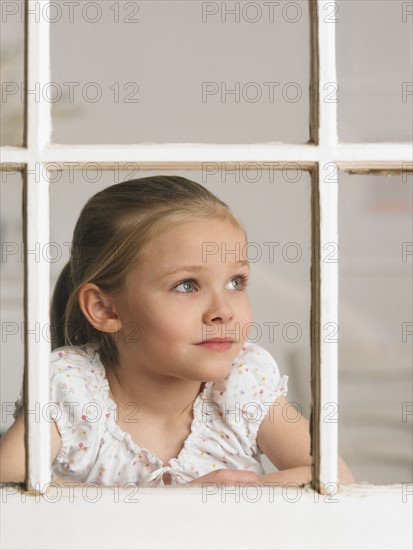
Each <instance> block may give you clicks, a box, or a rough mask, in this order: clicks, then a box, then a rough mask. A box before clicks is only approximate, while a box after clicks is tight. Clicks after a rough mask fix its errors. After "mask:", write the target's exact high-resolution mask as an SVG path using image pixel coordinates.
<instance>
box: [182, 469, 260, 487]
mask: <svg viewBox="0 0 413 550" xmlns="http://www.w3.org/2000/svg"><path fill="white" fill-rule="evenodd" d="M203 483H217V484H218V485H220V484H221V483H224V484H225V485H235V484H236V483H238V484H239V485H248V484H250V483H259V476H258V474H256V473H255V472H251V471H249V470H226V469H225V468H221V469H219V470H215V471H214V472H210V473H209V474H206V475H204V476H201V477H198V478H197V479H194V480H192V481H189V482H188V483H184V484H183V485H184V486H191V485H192V486H197V485H202V484H203Z"/></svg>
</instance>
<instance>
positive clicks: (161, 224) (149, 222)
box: [50, 176, 247, 368]
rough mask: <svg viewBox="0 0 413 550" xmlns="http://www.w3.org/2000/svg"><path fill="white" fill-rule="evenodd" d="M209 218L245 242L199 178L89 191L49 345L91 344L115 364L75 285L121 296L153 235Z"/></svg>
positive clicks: (156, 179)
mask: <svg viewBox="0 0 413 550" xmlns="http://www.w3.org/2000/svg"><path fill="white" fill-rule="evenodd" d="M211 219H221V220H227V221H229V222H231V223H233V224H234V225H235V226H236V227H237V228H239V229H240V230H241V232H242V233H243V235H244V237H245V240H246V241H247V236H246V232H245V229H244V227H243V225H242V223H241V222H240V220H239V219H238V218H237V217H236V216H235V215H234V214H233V213H232V212H231V210H230V209H229V207H228V205H227V204H226V203H224V202H223V201H221V200H220V199H219V198H218V197H216V196H215V195H214V194H213V193H211V192H210V191H208V190H207V189H206V188H205V187H203V186H202V185H200V184H199V183H196V182H194V181H191V180H189V179H186V178H183V177H180V176H151V177H146V178H139V179H134V180H128V181H124V182H122V183H119V184H116V185H112V186H110V187H106V188H105V189H103V190H102V191H100V192H98V193H96V194H95V195H93V196H92V197H91V198H90V199H89V200H88V202H87V203H86V204H85V206H84V207H83V209H82V211H81V213H80V216H79V219H78V221H77V223H76V227H75V229H74V232H73V239H72V250H71V257H70V259H69V261H68V263H67V264H66V266H65V267H64V268H63V270H62V272H61V274H60V276H59V278H58V280H57V282H56V286H55V289H54V292H53V297H52V303H51V313H50V317H51V335H52V350H53V349H55V348H58V347H62V346H82V345H85V344H89V345H94V347H95V349H97V350H98V352H99V355H100V359H101V360H102V362H103V364H104V365H105V366H108V367H113V368H114V367H116V365H117V362H118V351H117V347H116V344H115V341H114V338H113V336H112V335H111V334H110V333H105V332H102V331H100V330H98V329H96V328H95V327H93V326H92V325H91V324H90V323H89V321H88V320H87V318H86V317H85V316H84V314H83V312H82V310H81V308H80V306H79V302H78V291H79V289H80V288H81V287H82V286H83V285H85V284H86V283H94V284H96V285H97V286H98V287H99V288H100V289H102V290H103V291H105V292H107V293H113V294H114V295H119V296H120V299H121V300H123V298H124V297H123V284H124V282H125V278H126V275H127V274H128V273H129V271H130V270H131V269H133V267H134V266H136V262H139V252H140V251H141V250H142V248H143V247H144V246H145V245H146V244H147V243H148V242H149V241H150V240H151V239H153V238H155V237H156V236H158V235H159V234H160V233H161V232H163V231H165V230H167V229H169V228H171V226H177V225H180V224H182V223H187V222H191V221H201V220H211ZM132 259H133V261H132Z"/></svg>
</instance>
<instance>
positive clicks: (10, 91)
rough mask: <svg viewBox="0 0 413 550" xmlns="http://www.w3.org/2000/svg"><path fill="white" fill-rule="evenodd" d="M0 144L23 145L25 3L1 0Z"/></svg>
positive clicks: (18, 0) (17, 0) (19, 0)
mask: <svg viewBox="0 0 413 550" xmlns="http://www.w3.org/2000/svg"><path fill="white" fill-rule="evenodd" d="M0 8H1V22H0V29H1V33H0V35H1V37H0V48H1V55H0V65H1V78H0V80H1V109H0V113H1V114H0V117H1V118H0V128H1V133H0V144H1V145H15V146H21V145H23V132H24V89H23V87H24V24H23V21H24V2H23V0H15V1H13V2H1V6H0Z"/></svg>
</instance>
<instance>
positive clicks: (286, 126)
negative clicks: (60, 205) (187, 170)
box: [49, 0, 310, 144]
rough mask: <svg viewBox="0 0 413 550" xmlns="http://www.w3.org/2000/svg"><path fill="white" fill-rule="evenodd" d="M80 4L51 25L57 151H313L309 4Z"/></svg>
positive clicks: (64, 10) (64, 9) (60, 13)
mask: <svg viewBox="0 0 413 550" xmlns="http://www.w3.org/2000/svg"><path fill="white" fill-rule="evenodd" d="M68 4H70V3H67V4H64V5H63V6H62V7H61V8H59V9H57V8H55V13H54V14H53V15H51V16H50V19H51V20H52V21H53V24H52V25H51V43H52V47H51V59H52V81H53V82H54V87H53V89H51V90H50V94H49V95H50V98H51V100H52V101H53V120H54V132H53V141H54V142H55V143H62V144H63V143H65V144H66V143H79V144H86V143H87V144H91V143H120V144H124V143H125V144H126V143H142V142H156V143H168V142H169V143H175V142H185V143H186V142H204V143H253V142H269V141H284V142H291V143H306V142H307V141H308V139H309V74H310V55H309V44H310V38H309V16H308V3H307V2H287V1H285V0H283V1H281V2H269V3H268V4H267V3H261V2H249V3H245V2H203V1H200V0H194V1H191V2H187V1H166V0H165V1H139V2H129V1H128V2H126V1H117V2H107V1H105V0H100V1H99V2H90V3H87V4H86V5H85V7H84V8H81V7H80V6H77V7H76V6H75V3H72V4H73V6H72V9H71V10H69V7H68ZM231 10H232V11H231ZM234 10H235V11H234ZM74 35H75V36H76V40H73V36H74Z"/></svg>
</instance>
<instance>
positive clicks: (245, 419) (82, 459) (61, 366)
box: [14, 342, 288, 486]
mask: <svg viewBox="0 0 413 550" xmlns="http://www.w3.org/2000/svg"><path fill="white" fill-rule="evenodd" d="M287 385H288V376H286V375H284V376H281V375H280V372H279V369H278V366H277V363H276V362H275V360H274V358H273V357H272V355H271V354H270V353H269V352H268V351H267V350H265V349H264V348H262V347H261V346H259V345H257V344H255V343H251V342H245V344H244V346H243V347H242V349H241V351H240V353H239V354H238V355H237V357H236V358H235V360H234V361H233V363H232V368H231V370H230V372H229V374H228V375H227V376H226V377H225V379H222V380H219V381H215V382H207V383H206V384H205V385H204V387H203V390H202V391H201V392H200V394H199V395H198V396H197V398H196V400H195V403H194V405H193V414H194V419H193V423H192V426H191V432H190V434H189V436H188V437H187V439H186V440H185V442H184V445H183V447H182V449H181V451H180V453H179V454H178V456H177V457H176V458H173V459H171V460H170V461H169V462H168V463H167V464H166V465H164V464H163V463H162V461H161V460H160V459H159V458H158V457H157V456H156V455H154V454H153V453H152V452H151V451H150V450H149V449H145V448H143V447H140V446H139V445H138V444H137V442H134V441H133V440H132V437H131V435H130V434H129V433H126V432H123V431H122V430H121V429H120V427H119V426H118V424H117V423H116V422H115V417H116V404H115V403H114V402H113V401H112V400H111V399H110V397H109V382H108V379H107V377H106V371H105V367H104V365H103V363H102V362H101V361H100V357H99V353H98V351H97V350H96V348H94V347H93V346H89V345H83V346H66V347H62V348H57V349H55V350H53V351H52V352H51V361H50V401H51V402H53V403H54V404H55V407H50V408H49V409H50V413H49V414H50V416H51V417H52V418H53V420H55V422H56V424H57V427H58V430H59V433H60V435H61V448H60V451H59V453H58V454H57V456H56V458H55V460H54V462H53V464H52V479H68V480H72V481H81V482H94V483H99V484H102V485H108V486H110V485H112V484H113V483H130V482H132V483H136V484H138V485H141V486H163V485H164V480H163V476H164V475H165V474H170V476H171V485H179V484H182V483H187V482H188V481H191V480H193V479H196V478H198V477H200V476H203V475H206V474H207V473H209V472H211V471H213V470H216V469H220V468H228V469H234V470H251V471H254V472H256V473H257V474H258V475H260V474H263V473H264V470H263V468H262V465H261V462H260V460H259V455H260V454H261V451H260V449H259V448H258V446H257V443H256V438H257V433H258V429H259V426H260V425H261V422H262V421H263V419H264V417H265V415H266V414H267V412H268V409H269V407H270V406H271V404H272V403H274V402H275V400H276V399H277V397H279V396H280V395H286V394H287V391H288V386H287ZM22 390H23V389H22ZM21 404H22V391H21V393H20V396H19V398H18V399H17V401H16V402H15V412H14V417H15V418H16V416H17V414H18V412H19V410H20V407H21ZM112 413H113V414H112Z"/></svg>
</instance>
